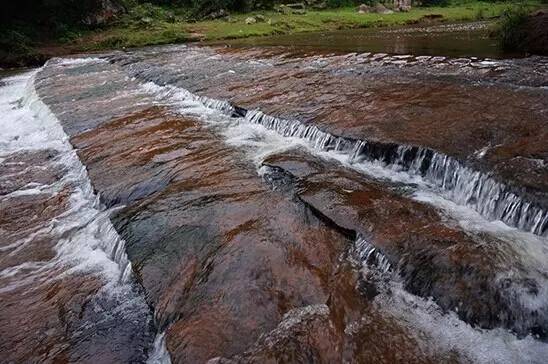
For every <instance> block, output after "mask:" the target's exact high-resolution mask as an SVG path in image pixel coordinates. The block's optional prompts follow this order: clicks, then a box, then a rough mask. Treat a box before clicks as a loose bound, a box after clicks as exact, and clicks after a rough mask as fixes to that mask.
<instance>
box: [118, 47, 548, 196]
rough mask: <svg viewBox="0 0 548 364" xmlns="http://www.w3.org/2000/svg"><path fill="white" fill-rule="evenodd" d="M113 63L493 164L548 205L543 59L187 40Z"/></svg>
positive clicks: (352, 133)
mask: <svg viewBox="0 0 548 364" xmlns="http://www.w3.org/2000/svg"><path fill="white" fill-rule="evenodd" d="M112 61H113V62H114V63H116V64H118V63H123V62H126V63H129V64H126V65H125V66H123V68H124V69H125V70H126V71H128V72H129V73H130V74H131V75H133V76H135V77H138V78H139V79H142V80H145V81H152V82H155V83H157V84H160V85H164V84H169V85H174V86H178V87H182V88H185V89H188V90H190V91H192V92H195V93H197V94H199V95H202V96H208V97H211V98H214V99H219V100H228V101H231V102H232V103H233V104H235V105H238V106H242V107H245V108H247V109H260V110H261V111H263V112H264V113H266V114H269V115H272V116H277V117H280V118H286V119H297V120H300V121H302V122H305V123H313V124H314V125H317V126H318V127H320V128H321V129H322V130H324V131H327V132H330V133H332V134H335V135H340V136H348V137H354V138H357V139H367V140H378V141H383V142H390V143H396V144H404V145H417V146H423V147H428V148H432V149H434V150H436V151H439V152H442V153H445V154H447V155H450V156H454V157H456V158H457V159H459V160H461V161H463V162H465V163H466V164H469V165H471V166H474V168H478V169H480V170H485V171H490V172H494V173H495V174H496V175H497V177H499V179H500V180H501V181H505V182H506V183H509V184H514V185H516V186H517V187H518V188H525V189H527V191H528V192H530V193H532V194H534V195H535V198H536V199H541V200H543V204H546V194H545V191H546V189H547V187H548V174H547V171H548V169H547V168H546V159H547V158H548V156H547V155H546V148H545V143H544V142H543V141H544V140H545V139H546V138H547V137H548V135H546V130H548V128H547V127H546V126H547V125H546V120H548V115H547V112H548V111H547V110H548V106H547V104H546V100H547V97H546V90H545V88H544V86H546V78H545V77H542V75H546V74H547V73H548V68H547V66H548V65H547V64H546V61H545V59H544V58H542V57H536V58H535V57H532V58H528V59H522V60H519V59H518V60H512V61H508V60H502V61H493V60H478V59H476V60H474V59H446V58H445V57H413V56H389V55H386V54H367V53H366V54H351V55H344V56H337V55H309V56H304V57H303V56H302V55H299V54H295V53H294V52H292V51H290V50H288V49H284V48H272V49H270V50H262V49H260V50H256V49H251V50H222V49H209V48H188V49H181V50H180V51H179V52H177V51H175V50H171V49H170V50H167V51H165V52H164V51H162V50H159V51H157V52H149V53H146V52H144V53H142V54H140V53H137V54H135V55H129V56H121V58H120V60H118V59H116V58H112ZM164 64H165V66H163V65H164ZM177 64H180V65H181V66H180V70H179V69H177V67H176V66H175V65H177ZM529 66H531V67H534V68H535V71H534V72H531V71H530V69H529ZM204 70H207V71H204ZM425 77H427V79H426V78H425ZM341 85H344V87H341ZM520 86H521V87H520ZM523 86H528V87H523ZM524 121H526V122H524ZM518 165H519V167H518ZM522 165H525V166H524V168H522V167H521V166H522Z"/></svg>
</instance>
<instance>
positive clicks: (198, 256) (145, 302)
mask: <svg viewBox="0 0 548 364" xmlns="http://www.w3.org/2000/svg"><path fill="white" fill-rule="evenodd" d="M355 36H356V37H358V38H359V37H360V35H359V34H358V35H355ZM443 37H449V35H447V34H445V33H443ZM281 42H282V43H283V40H281ZM430 46H431V47H432V52H434V50H435V49H438V51H439V52H442V54H444V56H443V57H442V56H432V55H424V54H420V52H419V51H416V48H412V47H410V48H406V50H405V52H410V53H413V54H409V55H397V54H386V53H375V51H376V49H374V47H373V48H371V46H370V45H368V43H366V45H364V47H368V48H369V50H368V51H367V52H366V53H344V52H342V51H343V50H342V49H341V50H339V51H338V52H337V53H336V54H329V53H326V52H325V49H322V50H320V51H314V50H313V49H312V48H310V49H307V50H306V51H305V52H303V50H295V49H294V48H291V47H286V46H283V44H282V45H281V46H280V45H279V44H277V45H276V46H275V47H261V48H259V47H251V48H245V49H230V48H224V47H194V46H192V47H187V46H168V47H156V48H148V49H142V50H135V51H132V52H124V53H122V52H113V53H109V54H104V55H97V56H95V57H92V58H89V57H79V58H72V59H54V60H51V61H49V62H48V63H47V64H46V65H45V66H44V67H43V68H41V69H39V70H34V71H29V72H27V73H21V74H16V75H10V76H8V77H4V78H3V79H2V80H1V86H0V107H1V108H2V115H3V116H4V117H3V119H2V120H0V123H1V125H0V126H1V130H2V133H1V135H0V181H1V183H0V205H1V209H0V213H1V215H0V233H1V236H2V237H3V239H2V242H1V246H0V297H2V302H3V303H4V305H3V309H2V310H0V323H1V327H2V333H1V340H0V351H1V352H2V354H3V358H5V361H6V362H60V361H66V362H94V363H98V362H101V363H103V362H104V363H113V362H128V363H129V362H131V363H134V362H148V363H168V362H177V363H199V362H211V363H237V362H238V363H239V362H260V363H263V362H281V363H286V362H300V363H302V362H359V363H395V362H401V363H440V362H443V363H544V362H545V361H546V358H547V357H548V343H547V340H548V241H547V239H548V198H547V196H548V195H547V191H548V168H547V161H548V149H547V147H546V140H548V101H547V100H548V97H547V96H548V95H547V93H548V91H547V90H548V88H547V87H548V78H547V75H548V60H547V59H546V58H542V57H528V58H522V59H498V60H494V59H485V58H479V57H482V55H481V54H473V55H470V54H458V56H459V57H460V56H467V57H466V58H455V56H457V55H456V54H452V53H450V54H445V53H443V52H444V51H443V48H439V47H437V46H436V45H435V44H434V45H432V44H430ZM356 51H360V52H361V50H356ZM389 53H400V52H397V51H394V52H392V51H389ZM415 53H416V54H415ZM433 54H435V53H433ZM475 57H478V58H475Z"/></svg>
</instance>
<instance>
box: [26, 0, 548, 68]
mask: <svg viewBox="0 0 548 364" xmlns="http://www.w3.org/2000/svg"><path fill="white" fill-rule="evenodd" d="M515 3H516V2H515V1H509V2H501V3H486V2H480V1H460V2H459V3H457V4H455V3H454V4H453V5H450V6H447V7H425V8H413V9H412V10H411V11H409V12H402V13H393V14H386V15H382V14H369V13H368V14H359V13H358V12H357V11H356V8H354V7H353V8H340V9H330V10H320V11H307V12H306V14H303V15H296V14H288V15H285V14H280V13H277V12H275V11H260V12H252V13H247V14H230V16H228V17H227V18H224V19H218V20H209V21H197V22H191V21H189V20H188V18H187V16H186V14H187V12H186V9H182V8H162V7H157V6H150V5H147V6H144V7H139V8H138V9H134V10H132V11H130V12H129V13H128V14H126V15H124V16H123V17H122V18H120V19H119V20H117V21H116V22H114V23H112V24H111V25H110V26H109V27H106V28H103V29H99V30H95V31H74V30H71V31H70V32H67V34H66V35H64V36H62V37H59V38H58V39H55V40H54V41H49V42H44V43H39V44H35V45H33V46H34V48H33V50H32V51H33V53H34V54H35V55H38V57H37V59H44V58H47V57H50V56H55V55H62V54H67V53H74V52H86V51H98V50H108V49H121V48H130V47H142V46H146V45H158V44H169V43H182V42H188V41H197V40H206V41H207V40H222V39H235V38H245V37H251V36H266V35H275V34H288V33H298V32H310V31H329V30H337V29H351V28H366V27H381V26H397V25H405V24H414V23H430V22H434V21H435V22H440V21H444V22H459V21H474V20H482V19H493V18H496V17H498V16H500V15H501V14H502V13H503V12H504V11H505V10H506V9H508V8H509V7H512V6H515ZM522 3H525V4H526V5H527V6H529V7H531V8H535V7H538V6H539V4H540V2H539V1H538V0H530V1H525V2H522ZM433 14H434V15H436V17H435V19H430V18H429V16H431V15H433ZM257 15H259V16H258V17H256V19H257V20H258V21H257V22H256V23H254V24H247V23H246V19H247V18H249V17H253V16H257ZM263 19H264V20H263Z"/></svg>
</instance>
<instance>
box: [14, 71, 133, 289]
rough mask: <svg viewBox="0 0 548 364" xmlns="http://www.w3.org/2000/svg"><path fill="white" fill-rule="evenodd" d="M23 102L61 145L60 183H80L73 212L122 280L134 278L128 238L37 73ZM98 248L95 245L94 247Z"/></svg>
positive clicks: (31, 78)
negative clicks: (47, 100) (38, 86)
mask: <svg viewBox="0 0 548 364" xmlns="http://www.w3.org/2000/svg"><path fill="white" fill-rule="evenodd" d="M22 102H23V105H24V106H25V107H27V108H28V109H29V110H30V111H31V112H32V113H33V114H34V118H35V119H36V120H41V121H42V127H44V126H45V125H44V124H45V122H44V121H47V123H48V125H47V127H48V128H49V129H48V133H49V135H48V138H52V139H50V140H48V141H47V142H48V143H52V146H54V147H55V148H58V149H59V150H60V151H61V153H62V154H61V156H60V157H59V163H61V164H62V165H63V166H64V167H65V170H66V171H67V173H66V175H65V176H64V177H63V178H62V180H61V181H60V184H61V185H75V186H78V188H77V192H76V193H75V195H74V200H75V201H78V202H77V203H76V204H75V208H74V210H73V211H71V212H72V213H73V214H74V216H77V217H78V218H80V219H81V224H82V229H83V230H90V233H91V234H93V235H94V236H96V237H98V239H97V240H96V242H97V247H98V248H100V249H101V250H102V251H103V252H104V253H105V254H106V256H107V257H108V259H110V260H111V261H113V262H114V263H116V264H117V266H118V267H119V270H120V275H119V280H120V282H128V281H129V280H130V279H131V275H132V267H131V262H130V261H129V259H128V257H127V254H126V249H125V241H124V240H123V239H121V238H120V236H119V235H118V233H117V232H116V230H115V229H114V226H113V225H112V223H111V221H110V217H109V211H105V210H104V208H103V206H101V203H100V200H99V196H97V195H96V194H95V192H94V190H93V187H92V185H91V181H90V179H89V177H88V174H87V170H86V168H85V167H84V166H83V165H82V163H81V162H80V160H79V158H78V155H77V154H76V151H75V150H74V149H73V148H72V146H71V145H70V143H69V141H68V137H67V136H66V134H65V133H64V131H63V129H62V127H61V125H60V124H59V122H58V121H57V118H56V117H55V115H53V113H52V112H51V111H50V109H49V108H48V107H47V106H46V105H45V104H44V103H43V102H42V101H41V100H40V98H39V96H38V95H37V94H36V90H35V88H34V75H33V76H32V77H30V79H29V82H28V83H27V86H26V90H25V96H24V98H23V100H22ZM72 218H74V217H72ZM90 241H91V240H90ZM73 248H75V249H77V247H73ZM95 248H96V247H92V249H95Z"/></svg>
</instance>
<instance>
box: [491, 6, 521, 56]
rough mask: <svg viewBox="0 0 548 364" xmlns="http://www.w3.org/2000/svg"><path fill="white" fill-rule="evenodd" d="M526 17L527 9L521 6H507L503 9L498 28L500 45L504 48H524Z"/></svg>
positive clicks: (513, 49) (514, 49)
mask: <svg viewBox="0 0 548 364" xmlns="http://www.w3.org/2000/svg"><path fill="white" fill-rule="evenodd" d="M527 17H528V14H527V10H526V9H525V8H523V7H516V8H509V9H507V10H506V11H504V13H503V14H502V17H501V19H500V21H499V30H498V32H499V39H500V45H501V47H502V48H503V49H504V50H510V51H517V50H519V51H522V50H525V48H526V39H527V30H526V24H527Z"/></svg>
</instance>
